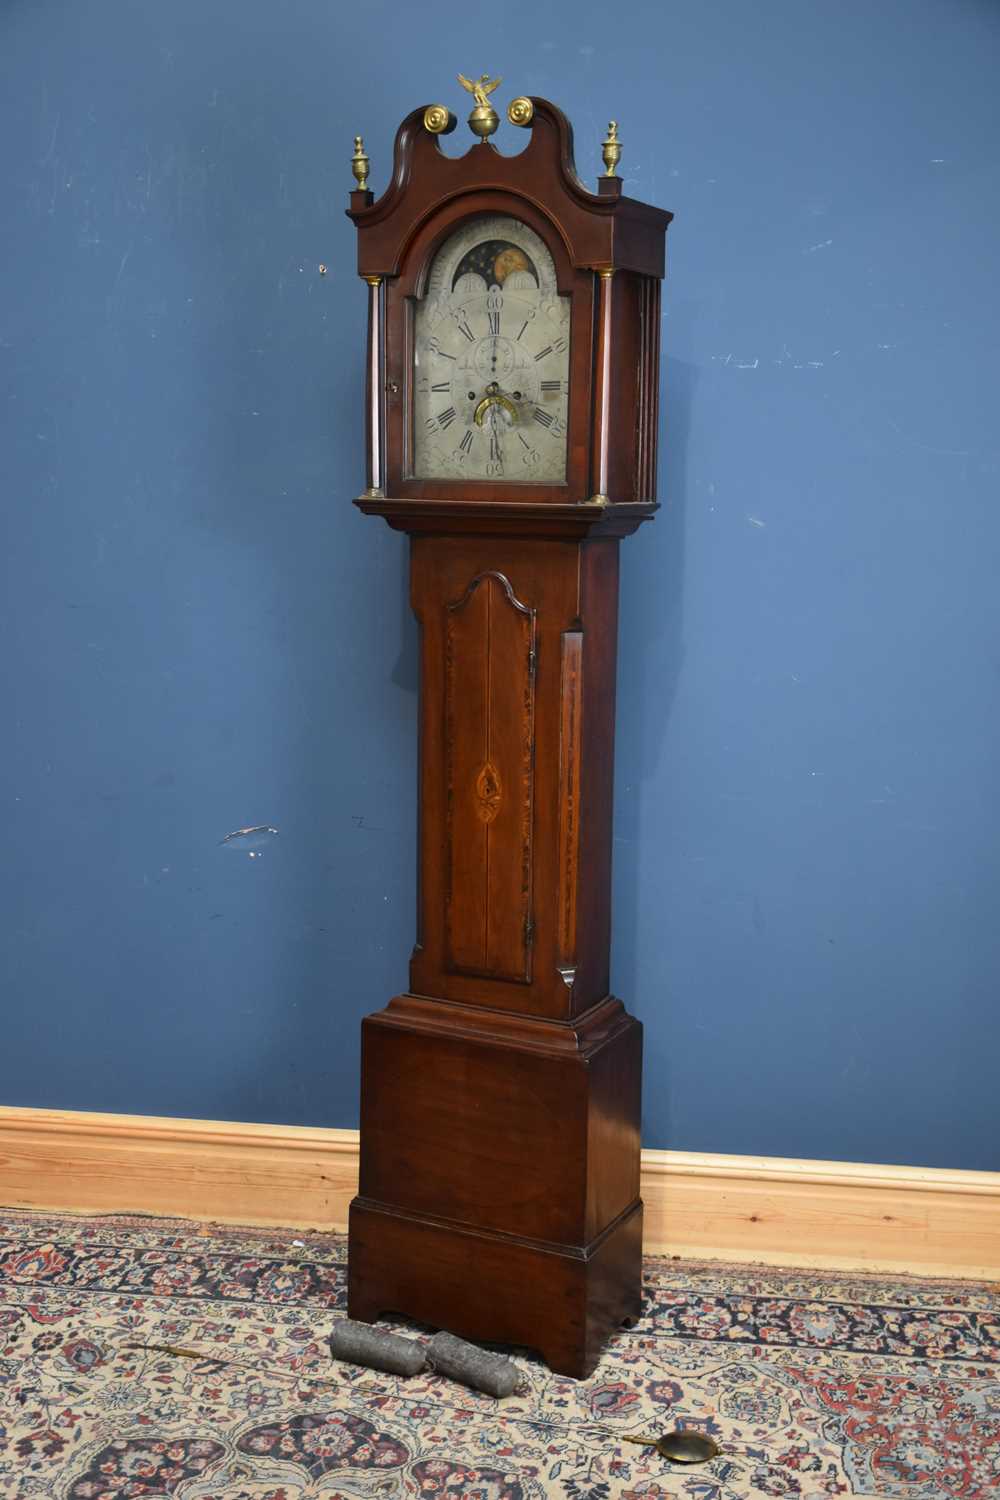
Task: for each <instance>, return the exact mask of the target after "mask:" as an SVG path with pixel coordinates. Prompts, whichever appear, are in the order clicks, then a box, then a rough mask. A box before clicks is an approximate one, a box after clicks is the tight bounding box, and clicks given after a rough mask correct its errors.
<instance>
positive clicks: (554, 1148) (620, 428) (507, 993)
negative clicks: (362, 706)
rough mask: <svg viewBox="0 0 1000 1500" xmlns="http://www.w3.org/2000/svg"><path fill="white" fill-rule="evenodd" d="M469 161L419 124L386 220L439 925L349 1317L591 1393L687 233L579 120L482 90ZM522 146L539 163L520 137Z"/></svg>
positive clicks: (368, 212) (361, 211) (389, 411)
mask: <svg viewBox="0 0 1000 1500" xmlns="http://www.w3.org/2000/svg"><path fill="white" fill-rule="evenodd" d="M462 82H463V83H465V85H466V87H468V88H469V90H470V92H472V93H473V94H474V96H475V108H474V109H473V111H472V114H471V115H470V117H469V123H470V125H471V126H472V128H473V131H474V132H475V133H476V134H477V135H478V136H479V137H480V140H479V142H478V143H477V144H474V145H472V146H471V147H470V149H469V150H468V152H467V153H466V154H465V155H464V156H461V157H457V158H456V157H450V156H448V155H446V154H445V153H444V152H443V151H442V150H441V147H440V143H439V141H438V138H437V137H438V135H440V134H441V133H443V132H446V131H448V130H450V129H451V128H453V126H454V123H455V121H454V116H452V115H451V114H450V112H449V111H448V110H447V109H445V108H444V107H443V106H439V105H433V106H430V107H428V108H426V109H418V110H415V111H414V112H413V113H412V114H411V115H409V116H408V117H407V118H406V119H405V120H404V121H403V123H402V125H401V126H400V128H399V132H398V134H397V137H396V145H395V157H394V167H393V175H392V181H391V183H390V185H389V187H388V189H387V190H386V192H385V193H384V194H383V195H382V196H381V197H380V198H379V199H377V200H376V199H375V198H374V196H373V194H372V193H371V192H369V191H368V187H367V177H368V161H367V157H366V156H365V154H364V149H363V146H362V144H361V141H360V139H359V140H358V141H356V144H355V156H354V162H353V167H354V174H355V177H356V178H357V181H358V188H357V189H356V190H355V191H354V192H353V193H352V194H351V207H350V210H349V213H350V216H351V218H352V219H353V221H354V223H355V225H356V226H357V231H358V269H359V272H360V275H361V276H362V278H363V279H364V281H366V282H367V284H368V289H369V291H368V354H367V369H368V382H367V413H366V415H367V467H368V474H367V488H366V490H365V493H364V494H363V495H362V496H360V497H359V499H358V501H357V504H358V505H359V506H360V507H361V509H362V510H363V511H364V512H365V513H366V514H368V515H373V516H382V517H384V518H385V520H386V521H388V523H389V524H390V525H391V526H393V527H395V528H397V529H398V530H402V531H405V532H408V533H409V535H410V538H411V542H410V557H411V595H412V604H413V609H414V612H415V614H416V617H417V620H418V622H419V627H420V640H421V648H420V649H421V676H420V772H419V798H420V817H419V872H418V875H419V892H418V932H417V941H416V945H415V947H414V950H413V956H412V960H411V964H410V983H409V989H408V991H407V992H406V993H405V994H401V995H397V996H396V997H395V999H393V1000H390V1001H389V1003H388V1005H387V1006H386V1008H385V1009H384V1010H381V1011H379V1012H378V1013H377V1014H375V1015H371V1016H369V1017H367V1019H366V1020H365V1021H364V1023H363V1030H362V1091H361V1095H362V1097H361V1178H360V1189H359V1194H358V1196H357V1197H356V1198H355V1200H354V1202H353V1203H352V1205H351V1213H350V1259H349V1310H350V1314H351V1316H352V1317H354V1318H361V1319H364V1320H368V1321H373V1320H375V1319H376V1318H378V1317H379V1316H381V1315H382V1314H385V1313H388V1312H396V1313H399V1314H403V1315H405V1316H408V1317H411V1318H415V1319H417V1320H419V1321H421V1322H424V1323H428V1324H431V1325H433V1326H435V1327H439V1328H446V1329H449V1330H451V1331H452V1332H455V1333H458V1334H460V1335H463V1336H465V1337H467V1338H472V1339H479V1340H484V1341H497V1342H502V1343H511V1344H516V1345H522V1346H528V1347H532V1348H535V1349H537V1350H539V1351H540V1353H541V1354H542V1356H543V1357H544V1358H545V1359H546V1361H547V1362H548V1364H549V1365H550V1366H551V1368H552V1369H554V1370H557V1371H560V1372H562V1373H565V1374H568V1375H572V1376H577V1377H582V1376H584V1375H586V1374H588V1373H589V1372H590V1371H591V1370H592V1369H593V1367H594V1365H595V1363H596V1361H597V1358H598V1356H599V1353H600V1349H601V1345H602V1342H603V1341H604V1339H605V1338H606V1337H607V1335H608V1333H609V1332H610V1331H611V1330H612V1329H613V1328H614V1327H616V1326H617V1325H618V1324H620V1323H621V1322H623V1321H625V1320H627V1319H629V1318H634V1317H635V1316H637V1315H638V1312H639V1308H640V1269H641V1245H642V1204H641V1201H640V1198H639V1104H640V1073H641V1047H642V1042H641V1036H642V1033H641V1027H640V1026H639V1023H638V1022H637V1021H636V1020H634V1019H633V1018H632V1017H631V1016H629V1015H628V1013H627V1012H626V1010H625V1008H624V1006H623V1004H622V1002H621V1001H620V1000H618V999H616V998H614V997H613V996H612V995H611V994H610V993H609V947H610V881H611V838H612V756H613V737H614V699H615V670H616V653H617V647H616V628H617V612H618V549H619V541H620V538H622V537H623V536H627V535H628V534H629V533H631V532H633V531H634V530H635V529H636V528H637V527H638V526H639V524H640V523H641V522H642V521H644V520H647V519H648V518H649V517H651V516H652V514H653V513H654V511H655V510H656V433H657V408H658V367H659V334H660V281H661V278H662V276H663V270H664V244H665V233H666V228H667V225H668V223H669V221H670V215H669V214H668V213H665V212H664V211H662V210H661V209H658V208H653V207H650V206H648V205H646V204H643V203H639V202H636V201H635V200H634V199H631V198H627V197H625V196H623V194H622V192H621V181H620V179H619V178H618V177H617V176H616V175H615V166H616V163H617V160H618V157H619V155H620V147H619V145H618V141H617V131H616V128H615V127H611V128H610V130H609V135H608V138H607V140H606V141H605V142H604V149H603V156H604V162H605V165H606V168H607V170H606V173H605V175H604V176H602V177H601V178H600V179H599V191H598V192H597V193H591V192H589V191H587V189H586V188H584V186H583V185H582V183H581V182H580V180H579V178H578V177H577V175H576V169H575V167H574V164H573V143H572V132H571V130H570V126H569V124H568V122H567V120H566V119H565V117H564V116H563V115H562V113H561V112H560V111H559V110H558V109H556V108H555V107H554V106H553V105H552V104H549V103H547V102H546V101H545V100H544V99H526V98H522V99H517V100H515V101H514V102H513V104H511V105H510V107H509V109H508V118H509V120H510V121H511V123H512V124H514V125H516V126H519V127H522V128H524V129H526V130H527V131H529V132H530V137H529V140H528V144H527V146H526V147H525V148H524V149H523V150H521V151H520V152H519V153H518V154H515V155H509V156H508V155H504V154H502V153H501V152H499V151H498V150H497V149H496V148H495V146H494V145H493V144H492V142H491V141H490V139H489V137H490V136H491V135H492V134H493V132H494V131H495V130H496V128H497V125H498V123H499V121H498V117H497V115H496V113H495V111H494V109H493V107H492V104H491V103H490V98H489V96H490V94H491V92H492V90H493V88H494V87H495V85H494V84H493V83H492V82H491V81H490V80H489V79H488V78H486V77H485V76H484V77H483V78H482V79H480V80H479V81H478V82H477V83H475V84H470V83H469V82H468V80H464V79H463V80H462ZM519 144H520V143H519Z"/></svg>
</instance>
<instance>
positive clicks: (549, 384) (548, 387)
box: [431, 380, 562, 391]
mask: <svg viewBox="0 0 1000 1500" xmlns="http://www.w3.org/2000/svg"><path fill="white" fill-rule="evenodd" d="M431 390H432V391H436V390H437V386H436V385H432V386H431ZM542 390H543V391H561V390H562V381H561V380H543V381H542Z"/></svg>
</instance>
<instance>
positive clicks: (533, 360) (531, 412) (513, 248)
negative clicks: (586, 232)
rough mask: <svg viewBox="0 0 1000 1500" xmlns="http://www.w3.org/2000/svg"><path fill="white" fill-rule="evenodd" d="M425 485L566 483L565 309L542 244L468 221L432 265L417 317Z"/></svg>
mask: <svg viewBox="0 0 1000 1500" xmlns="http://www.w3.org/2000/svg"><path fill="white" fill-rule="evenodd" d="M414 366H415V367H414V371H413V450H414V452H413V473H414V475H415V477H416V478H418V479H448V480H462V479H487V480H493V481H496V482H501V483H512V484H526V483H527V484H530V483H549V484H553V483H555V484H559V483H562V482H564V481H565V479H566V440H567V397H568V395H569V298H568V297H565V296H560V294H559V292H558V291H557V289H556V275H555V266H554V265H553V262H552V256H551V255H550V254H549V252H548V250H547V248H546V246H545V244H544V242H543V241H542V240H541V239H540V238H539V236H538V235H537V234H536V233H535V232H534V230H533V229H529V228H528V226H527V225H526V224H522V223H521V222H520V221H519V220H518V219H514V218H509V217H507V216H496V215H493V216H483V217H480V218H475V219H470V220H468V221H467V222H466V223H465V224H463V225H462V226H461V227H460V228H459V229H457V230H456V231H455V233H454V234H453V235H452V236H451V237H450V238H449V239H448V240H446V241H445V243H444V244H443V245H442V246H441V248H440V250H438V252H437V254H436V256H435V257H434V261H433V264H432V266H431V269H430V274H429V276H428V279H427V288H426V292H425V294H424V296H423V297H422V298H420V299H419V300H418V302H417V306H416V311H415V314H414Z"/></svg>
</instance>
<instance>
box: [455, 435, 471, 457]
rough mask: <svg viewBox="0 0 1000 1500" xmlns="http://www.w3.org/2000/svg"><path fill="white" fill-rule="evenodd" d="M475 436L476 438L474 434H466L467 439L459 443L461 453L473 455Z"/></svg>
mask: <svg viewBox="0 0 1000 1500" xmlns="http://www.w3.org/2000/svg"><path fill="white" fill-rule="evenodd" d="M473 436H474V434H473V433H471V432H467V433H466V434H465V437H464V438H463V439H462V441H461V442H460V443H459V445H458V446H459V448H460V449H461V451H462V452H463V453H471V452H472V439H473Z"/></svg>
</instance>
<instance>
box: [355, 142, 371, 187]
mask: <svg viewBox="0 0 1000 1500" xmlns="http://www.w3.org/2000/svg"><path fill="white" fill-rule="evenodd" d="M370 165H371V163H370V162H369V160H368V157H367V156H366V155H365V143H364V141H363V140H362V139H361V137H360V136H359V135H356V136H355V137H354V155H353V156H352V157H351V171H352V172H353V173H354V180H355V182H356V183H357V184H358V191H359V192H362V193H363V192H365V191H366V190H367V187H368V168H369V167H370Z"/></svg>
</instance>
